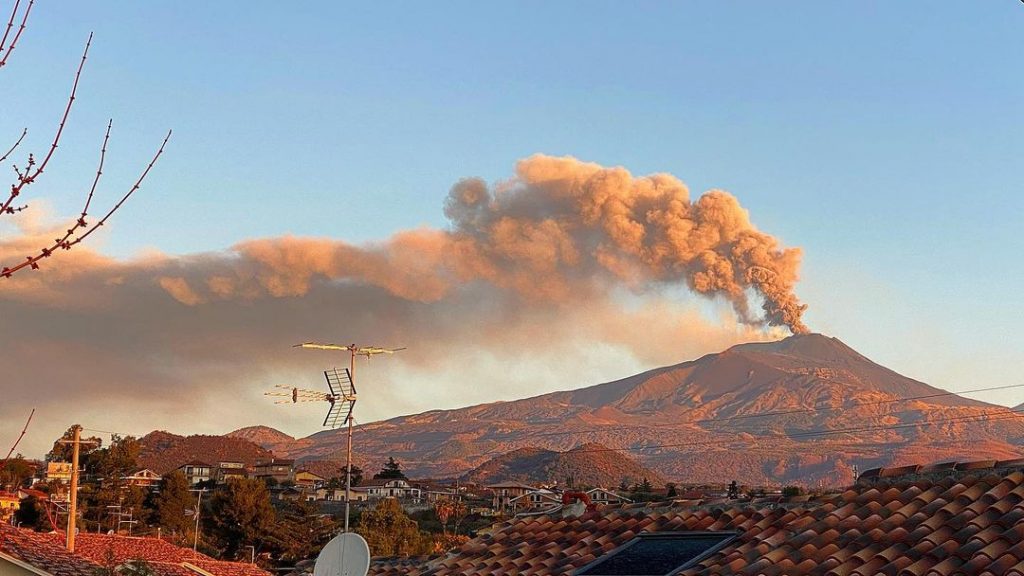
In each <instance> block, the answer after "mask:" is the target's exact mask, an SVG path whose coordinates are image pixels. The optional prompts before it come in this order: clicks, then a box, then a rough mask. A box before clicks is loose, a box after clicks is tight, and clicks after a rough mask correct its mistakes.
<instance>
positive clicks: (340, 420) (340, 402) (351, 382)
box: [265, 342, 405, 575]
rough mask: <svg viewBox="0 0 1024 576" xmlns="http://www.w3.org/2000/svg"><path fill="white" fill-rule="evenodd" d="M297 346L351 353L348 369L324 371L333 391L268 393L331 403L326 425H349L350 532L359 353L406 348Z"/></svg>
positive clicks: (347, 487) (347, 500)
mask: <svg viewBox="0 0 1024 576" xmlns="http://www.w3.org/2000/svg"><path fill="white" fill-rule="evenodd" d="M293 348H309V349H313V350H337V351H342V352H348V353H349V367H348V368H342V369H341V370H339V369H337V368H331V369H330V370H324V379H325V380H327V389H328V390H330V393H325V392H318V391H316V390H307V389H304V388H292V387H289V386H282V385H278V386H276V387H277V388H282V389H284V390H288V392H284V391H281V392H278V391H272V392H266V393H265V394H266V395H267V396H277V397H284V398H286V399H285V400H279V401H277V402H276V403H277V404H288V403H289V402H290V403H292V404H296V403H299V402H328V403H329V404H330V405H331V407H330V409H329V410H328V411H327V416H326V417H325V418H324V423H323V426H324V427H325V428H332V429H338V428H340V427H341V426H348V448H347V450H346V456H345V533H348V515H349V504H350V502H351V501H352V410H353V409H354V408H355V405H356V398H357V396H356V383H355V377H356V356H364V357H366V359H367V360H369V359H370V358H371V357H372V356H378V355H380V354H394V353H395V352H398V351H400V350H405V348H381V347H380V346H356V345H355V344H348V345H344V344H322V343H319V342H303V343H302V344H296V345H295V346H293ZM342 550H344V548H342ZM364 575H365V572H364Z"/></svg>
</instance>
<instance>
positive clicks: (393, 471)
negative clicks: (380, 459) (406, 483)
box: [373, 456, 407, 480]
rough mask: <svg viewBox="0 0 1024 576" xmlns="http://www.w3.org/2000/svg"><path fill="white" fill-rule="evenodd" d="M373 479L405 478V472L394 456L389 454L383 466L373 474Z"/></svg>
mask: <svg viewBox="0 0 1024 576" xmlns="http://www.w3.org/2000/svg"><path fill="white" fill-rule="evenodd" d="M373 478H374V479H375V480H407V478H406V477H405V474H404V473H403V472H402V465H401V464H399V463H398V462H397V461H396V460H395V459H394V457H392V456H389V457H388V461H387V462H386V463H385V464H384V467H383V468H381V469H380V472H377V473H376V474H374V475H373Z"/></svg>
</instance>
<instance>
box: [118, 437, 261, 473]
mask: <svg viewBox="0 0 1024 576" xmlns="http://www.w3.org/2000/svg"><path fill="white" fill-rule="evenodd" d="M139 442H140V443H141V444H142V451H141V453H140V454H139V458H138V462H139V466H141V467H143V468H149V469H150V470H153V471H154V472H156V473H158V474H161V475H163V474H166V473H168V472H170V471H171V470H174V469H175V468H178V467H179V466H182V465H183V464H187V463H188V462H191V461H194V460H198V461H200V462H206V463H207V464H211V465H214V466H216V465H217V463H218V462H227V461H232V462H243V463H244V464H245V465H246V466H252V465H253V464H255V463H256V462H257V461H259V460H266V459H268V458H270V457H272V456H273V453H272V452H270V451H269V450H267V449H265V448H261V447H260V446H257V445H256V444H253V443H252V442H250V441H248V440H244V439H242V438H231V437H228V436H207V435H196V436H179V435H177V434H171V433H170V432H164V431H162V430H158V431H155V432H150V433H149V434H146V435H145V436H143V437H142V438H140V439H139Z"/></svg>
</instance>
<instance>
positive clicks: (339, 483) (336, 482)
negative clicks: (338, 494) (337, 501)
mask: <svg viewBox="0 0 1024 576" xmlns="http://www.w3.org/2000/svg"><path fill="white" fill-rule="evenodd" d="M362 482H363V469H362V468H360V467H359V466H356V465H353V466H352V485H353V486H359V485H360V484H361V483H362ZM344 487H345V469H344V468H342V470H341V474H340V475H339V476H334V477H332V478H330V479H328V480H327V488H329V489H331V490H338V489H342V488H344Z"/></svg>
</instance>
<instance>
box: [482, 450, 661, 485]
mask: <svg viewBox="0 0 1024 576" xmlns="http://www.w3.org/2000/svg"><path fill="white" fill-rule="evenodd" d="M464 478H465V479H466V480H469V481H471V482H476V483H478V484H493V483H495V482H505V481H509V480H515V481H519V482H526V483H544V484H552V483H555V482H557V483H559V484H562V485H565V484H567V480H568V479H569V478H571V479H572V480H573V482H574V483H575V484H576V485H577V486H601V487H615V486H618V485H619V483H620V482H626V484H628V485H632V484H634V483H636V482H639V481H641V480H643V479H644V478H647V479H648V480H649V481H650V482H651V483H652V484H653V485H654V486H659V487H660V486H662V485H664V484H665V479H664V478H663V477H662V476H661V475H660V474H658V473H657V472H655V471H654V470H650V469H648V468H646V467H644V466H643V465H641V464H640V463H639V462H637V461H636V460H634V459H633V458H630V457H629V456H627V455H625V454H623V453H621V452H616V451H610V450H608V449H607V448H606V447H605V446H602V445H600V444H582V445H580V446H577V447H576V448H573V449H572V450H568V451H565V452H556V451H554V450H545V449H543V448H520V449H518V450H514V451H512V452H509V453H508V454H503V455H501V456H498V457H496V458H492V459H491V460H488V461H487V462H484V463H483V464H481V465H480V466H478V467H476V468H474V469H473V470H471V471H470V472H469V473H467V474H466V475H465V477H464Z"/></svg>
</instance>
